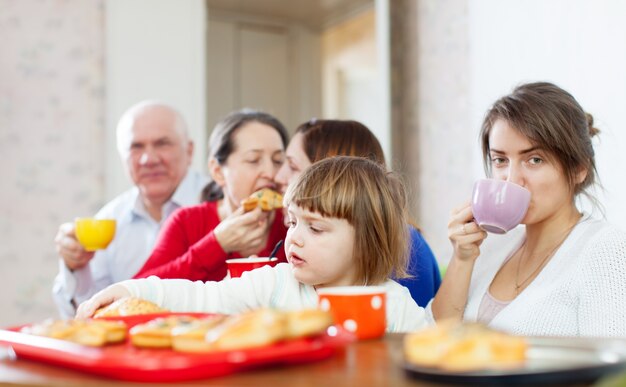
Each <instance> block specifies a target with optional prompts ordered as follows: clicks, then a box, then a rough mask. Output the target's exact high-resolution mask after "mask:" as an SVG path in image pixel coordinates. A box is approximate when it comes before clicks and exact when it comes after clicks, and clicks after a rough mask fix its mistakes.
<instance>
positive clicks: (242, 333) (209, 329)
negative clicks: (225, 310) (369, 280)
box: [172, 308, 332, 352]
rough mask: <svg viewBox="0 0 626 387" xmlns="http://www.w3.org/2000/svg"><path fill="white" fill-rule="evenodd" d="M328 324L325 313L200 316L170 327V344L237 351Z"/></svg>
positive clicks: (319, 330)
mask: <svg viewBox="0 0 626 387" xmlns="http://www.w3.org/2000/svg"><path fill="white" fill-rule="evenodd" d="M331 324H332V317H331V315H330V314H329V313H328V312H325V311H321V310H316V309H306V310H302V311H296V312H280V311H276V310H272V309H267V308H265V309H258V310H253V311H250V312H246V313H243V314H240V315H234V316H217V317H212V318H207V319H200V320H197V321H194V322H192V323H191V324H189V325H187V326H185V327H176V328H174V329H173V330H172V347H173V348H174V350H176V351H182V352H211V351H227V350H240V349H248V348H257V347H264V346H268V345H272V344H274V343H277V342H280V341H282V340H287V339H295V338H300V337H305V336H312V335H318V334H322V333H324V332H325V331H326V328H328V327H329V326H330V325H331Z"/></svg>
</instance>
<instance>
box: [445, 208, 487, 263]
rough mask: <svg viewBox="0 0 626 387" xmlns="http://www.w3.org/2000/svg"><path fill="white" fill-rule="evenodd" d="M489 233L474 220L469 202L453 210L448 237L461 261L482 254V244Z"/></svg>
mask: <svg viewBox="0 0 626 387" xmlns="http://www.w3.org/2000/svg"><path fill="white" fill-rule="evenodd" d="M486 237H487V233H486V232H485V231H484V230H483V229H481V228H480V227H478V225H477V224H476V223H475V222H474V221H473V214H472V207H471V205H470V204H469V203H465V204H464V205H463V206H461V207H459V208H456V209H454V210H453V211H452V215H451V218H450V222H449V223H448V238H449V239H450V242H452V247H453V248H454V257H455V258H456V259H458V260H461V261H473V260H475V259H476V258H477V257H478V255H480V245H481V244H482V242H483V240H484V239H485V238H486Z"/></svg>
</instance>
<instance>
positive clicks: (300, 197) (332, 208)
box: [284, 164, 358, 224]
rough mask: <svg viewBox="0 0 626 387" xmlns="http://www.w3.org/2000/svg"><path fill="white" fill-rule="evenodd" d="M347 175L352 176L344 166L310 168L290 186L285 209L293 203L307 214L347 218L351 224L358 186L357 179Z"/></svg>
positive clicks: (286, 195)
mask: <svg viewBox="0 0 626 387" xmlns="http://www.w3.org/2000/svg"><path fill="white" fill-rule="evenodd" d="M328 167H330V168H328ZM333 167H334V168H333ZM342 175H343V176H342ZM348 175H351V174H350V173H349V171H347V170H346V168H345V166H343V168H336V166H333V165H332V164H325V165H323V166H320V167H318V168H311V169H310V170H308V171H307V172H305V173H303V174H302V175H301V176H300V178H299V179H298V181H297V182H296V183H295V184H292V185H291V186H289V188H288V190H287V192H286V193H285V199H284V202H285V206H288V205H289V203H294V204H296V205H297V206H298V207H301V208H303V209H306V210H308V211H311V212H317V213H319V214H321V215H322V216H328V217H331V218H338V219H346V220H347V221H348V222H350V223H351V224H352V220H353V218H354V206H355V203H356V199H357V198H356V191H357V187H358V184H357V182H356V181H355V179H354V176H348Z"/></svg>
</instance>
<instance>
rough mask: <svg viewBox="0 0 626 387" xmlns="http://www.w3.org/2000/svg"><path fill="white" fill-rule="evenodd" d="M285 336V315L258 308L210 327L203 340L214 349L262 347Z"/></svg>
mask: <svg viewBox="0 0 626 387" xmlns="http://www.w3.org/2000/svg"><path fill="white" fill-rule="evenodd" d="M286 337H287V316H286V315H285V314H284V313H281V312H278V311H275V310H272V309H258V310H255V311H251V312H247V313H243V314H240V315H237V316H231V317H229V318H228V319H226V320H225V321H224V322H222V323H221V324H219V325H217V326H216V327H214V328H212V329H210V330H209V331H208V332H207V334H206V337H205V340H206V341H207V342H208V343H209V344H210V346H211V347H212V348H214V349H216V350H233V349H244V348H254V347H263V346H266V345H270V344H273V343H275V342H277V341H280V340H282V339H284V338H286Z"/></svg>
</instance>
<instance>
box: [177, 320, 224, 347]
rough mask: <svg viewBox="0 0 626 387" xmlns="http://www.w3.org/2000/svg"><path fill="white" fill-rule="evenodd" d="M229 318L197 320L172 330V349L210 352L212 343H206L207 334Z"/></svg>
mask: <svg viewBox="0 0 626 387" xmlns="http://www.w3.org/2000/svg"><path fill="white" fill-rule="evenodd" d="M226 318H227V317H225V316H214V317H206V318H200V319H196V320H195V321H192V322H191V323H189V324H186V325H181V326H177V327H175V328H173V329H172V332H171V333H172V348H173V349H174V350H175V351H180V352H210V351H211V350H213V346H212V344H211V343H209V342H208V341H206V339H205V337H206V334H207V332H208V331H209V330H210V329H212V328H214V327H216V326H217V325H219V324H220V323H222V322H223V321H224V320H225V319H226Z"/></svg>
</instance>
